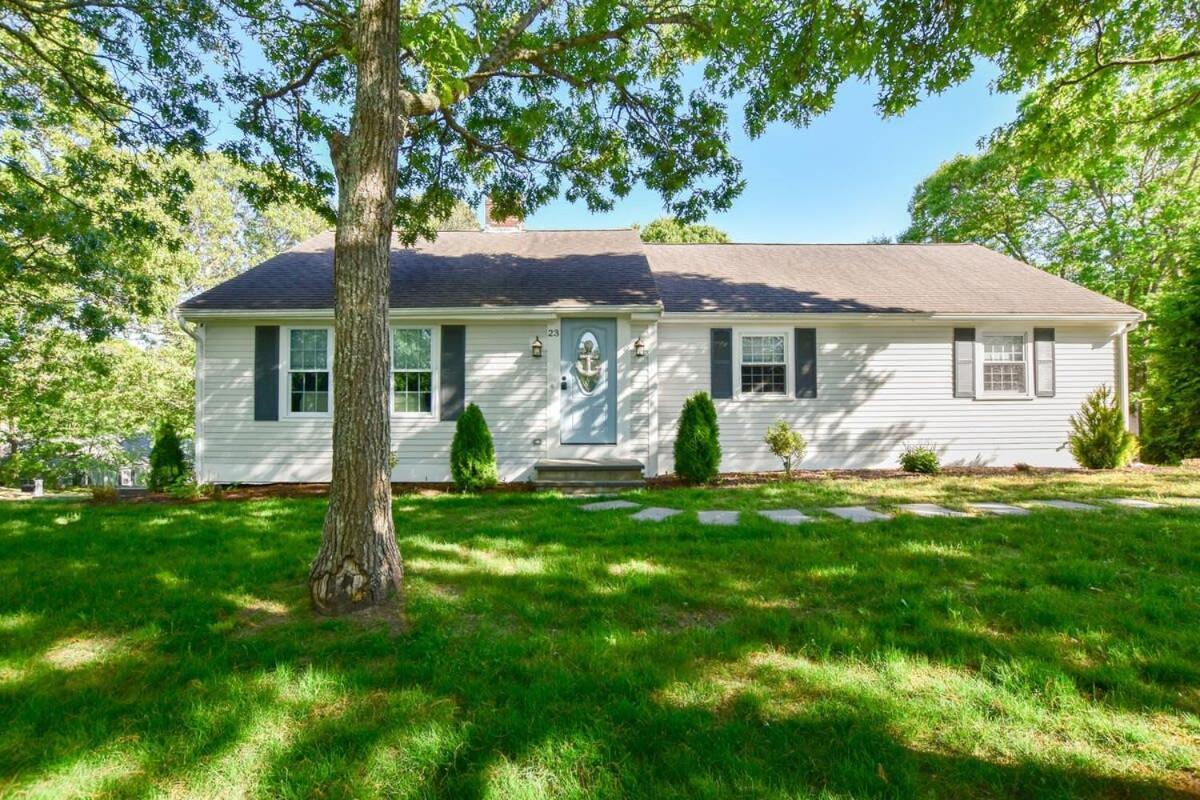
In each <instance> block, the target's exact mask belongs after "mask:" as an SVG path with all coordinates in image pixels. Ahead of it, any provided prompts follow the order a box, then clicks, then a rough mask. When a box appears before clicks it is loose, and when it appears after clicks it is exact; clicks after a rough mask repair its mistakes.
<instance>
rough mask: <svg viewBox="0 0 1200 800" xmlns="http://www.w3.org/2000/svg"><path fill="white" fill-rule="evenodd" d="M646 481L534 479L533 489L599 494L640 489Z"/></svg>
mask: <svg viewBox="0 0 1200 800" xmlns="http://www.w3.org/2000/svg"><path fill="white" fill-rule="evenodd" d="M645 485H646V482H645V481H642V480H637V481H607V480H605V481H534V482H533V486H534V488H535V489H539V490H544V491H550V490H556V491H559V492H562V493H563V494H601V493H604V492H624V491H627V490H629V489H641V488H643V487H645Z"/></svg>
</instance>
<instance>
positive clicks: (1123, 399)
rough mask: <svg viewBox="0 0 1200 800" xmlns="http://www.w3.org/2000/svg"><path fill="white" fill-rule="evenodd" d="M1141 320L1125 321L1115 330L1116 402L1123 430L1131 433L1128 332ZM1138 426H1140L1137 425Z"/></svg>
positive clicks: (1132, 431)
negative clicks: (1123, 423)
mask: <svg viewBox="0 0 1200 800" xmlns="http://www.w3.org/2000/svg"><path fill="white" fill-rule="evenodd" d="M1139 323H1141V320H1134V321H1133V322H1127V323H1125V325H1123V326H1121V328H1120V329H1119V330H1118V331H1117V347H1116V353H1115V356H1116V364H1115V367H1116V383H1117V404H1118V405H1119V406H1120V408H1121V419H1122V420H1124V421H1125V430H1127V431H1130V432H1131V433H1137V431H1134V430H1133V426H1132V419H1131V417H1130V412H1129V332H1130V331H1131V330H1133V329H1134V328H1136V327H1137V326H1138V324H1139ZM1139 427H1140V426H1139Z"/></svg>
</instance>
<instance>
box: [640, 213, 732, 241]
mask: <svg viewBox="0 0 1200 800" xmlns="http://www.w3.org/2000/svg"><path fill="white" fill-rule="evenodd" d="M640 235H641V237H642V241H643V242H658V243H661V244H723V243H725V242H728V241H729V234H727V233H725V231H723V230H720V229H719V228H716V227H714V226H712V225H705V224H702V223H698V222H681V221H680V220H678V219H676V218H675V217H659V218H658V219H656V220H654V221H653V222H650V223H648V224H647V225H646V226H645V227H644V228H642V229H641V231H640Z"/></svg>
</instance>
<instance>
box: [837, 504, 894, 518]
mask: <svg viewBox="0 0 1200 800" xmlns="http://www.w3.org/2000/svg"><path fill="white" fill-rule="evenodd" d="M825 510H826V511H828V512H829V513H830V514H833V515H834V516H835V517H841V518H842V519H848V520H850V521H851V522H878V521H879V520H885V519H891V517H889V516H888V515H887V514H880V513H879V512H878V511H872V510H871V509H869V508H867V507H866V506H841V507H839V508H827V509H825Z"/></svg>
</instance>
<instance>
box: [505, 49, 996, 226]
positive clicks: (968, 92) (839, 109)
mask: <svg viewBox="0 0 1200 800" xmlns="http://www.w3.org/2000/svg"><path fill="white" fill-rule="evenodd" d="M994 74H995V70H994V68H991V67H990V66H989V65H984V66H982V67H981V69H980V71H979V72H978V73H977V74H976V75H975V76H974V77H973V78H972V79H971V80H970V81H968V82H967V83H964V84H962V85H960V86H957V87H955V88H953V89H951V90H949V91H947V92H945V93H943V94H941V95H937V96H933V97H929V98H926V99H925V100H924V101H922V102H921V104H920V105H918V106H917V107H916V108H914V109H912V110H911V111H909V112H908V113H907V114H905V115H904V116H903V117H897V118H893V119H887V120H884V119H882V118H880V116H879V115H878V114H877V113H876V111H875V109H874V107H873V102H874V99H875V95H874V90H873V89H872V87H870V86H866V85H863V84H848V85H846V86H844V87H843V88H842V90H841V92H840V93H839V95H838V98H837V102H836V104H835V106H834V108H833V110H831V111H830V112H829V113H828V114H826V115H825V116H823V117H821V118H819V119H817V120H816V121H815V122H814V123H813V124H812V125H811V126H809V127H808V128H793V127H790V126H785V125H776V126H774V127H772V128H770V129H769V130H768V131H767V133H766V134H765V135H763V136H762V137H760V138H759V139H756V140H753V141H752V140H750V139H749V138H748V137H747V136H746V135H745V134H744V133H742V132H741V131H740V130H737V131H735V132H734V135H733V139H732V142H731V147H732V149H733V152H734V154H735V155H736V156H737V157H738V158H739V159H741V162H742V168H743V177H744V178H745V179H746V189H745V191H744V192H743V193H742V195H741V196H740V197H739V198H738V199H737V200H736V201H734V206H733V209H732V210H731V211H729V212H727V213H724V214H718V215H714V216H712V217H711V218H710V219H709V222H711V223H713V224H714V225H717V226H718V227H720V228H722V229H723V230H725V231H726V232H728V233H729V235H730V236H731V237H732V239H733V240H734V241H738V242H863V241H866V240H867V239H870V238H872V237H875V236H879V235H883V234H887V235H889V236H894V235H896V234H898V233H899V232H900V231H902V230H903V229H904V228H905V227H906V226H907V225H908V200H909V198H910V197H911V196H912V191H913V188H914V187H915V186H916V185H917V183H918V182H919V181H920V180H921V179H922V178H924V177H925V176H926V175H928V174H929V173H930V172H932V171H933V170H934V169H936V168H937V166H938V164H940V163H942V162H943V161H945V160H947V159H949V158H951V157H953V156H954V155H955V154H956V153H973V152H975V151H976V149H977V142H978V140H979V138H980V137H981V136H984V135H986V134H988V133H990V132H991V131H992V130H993V129H994V128H996V127H997V126H998V125H1001V124H1003V123H1005V122H1008V121H1010V120H1011V119H1013V117H1014V116H1016V107H1017V96H1016V95H1001V94H992V93H991V92H990V91H989V89H988V81H989V80H990V79H991V78H992V77H993V75H994ZM661 215H662V203H661V201H660V200H659V199H658V197H657V196H656V195H654V194H653V193H652V192H648V191H645V190H638V191H635V192H633V193H632V194H631V195H630V196H629V197H627V198H625V199H624V200H622V201H620V202H619V203H618V204H617V207H616V208H615V209H614V210H613V211H612V212H610V213H606V214H591V213H590V212H589V211H588V210H587V207H586V206H584V205H582V204H579V205H574V204H571V203H568V202H567V201H565V200H559V201H558V202H555V203H552V204H551V205H549V206H547V207H545V208H542V209H540V210H538V211H537V212H536V213H534V214H533V215H531V216H530V218H529V220H528V221H527V224H528V226H529V227H531V228H599V227H626V226H628V225H630V224H632V223H635V222H641V223H645V222H649V221H650V220H652V219H654V218H655V217H657V216H661Z"/></svg>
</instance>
